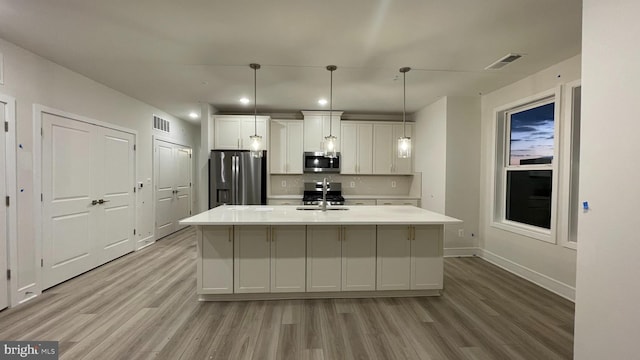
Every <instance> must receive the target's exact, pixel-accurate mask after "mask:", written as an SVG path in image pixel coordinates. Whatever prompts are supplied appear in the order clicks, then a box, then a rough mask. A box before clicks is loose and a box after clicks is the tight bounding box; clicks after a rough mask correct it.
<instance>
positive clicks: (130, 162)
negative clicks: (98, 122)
mask: <svg viewBox="0 0 640 360" xmlns="http://www.w3.org/2000/svg"><path fill="white" fill-rule="evenodd" d="M97 136H98V141H97V142H96V147H97V148H96V150H97V158H96V159H95V161H94V162H95V163H96V165H97V172H96V177H97V178H96V186H97V190H98V194H99V198H98V205H97V207H96V208H97V209H98V216H99V218H100V221H99V224H98V226H99V231H98V234H97V239H98V254H99V262H100V263H101V264H102V263H105V262H107V261H111V260H113V259H115V258H117V257H120V256H122V255H124V254H126V253H129V252H131V251H133V250H134V248H135V236H134V234H133V228H134V226H135V224H134V219H135V193H134V192H133V189H134V184H135V178H134V176H135V174H134V152H133V144H134V141H135V139H134V137H133V134H129V133H125V132H122V131H118V130H113V129H107V128H98V132H97Z"/></svg>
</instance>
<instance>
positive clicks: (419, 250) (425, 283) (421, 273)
mask: <svg viewBox="0 0 640 360" xmlns="http://www.w3.org/2000/svg"><path fill="white" fill-rule="evenodd" d="M442 228H443V225H434V226H414V236H413V237H414V240H412V241H411V289H412V290H422V289H442V284H443V266H444V264H443V258H442V237H443V235H442V234H443V231H442Z"/></svg>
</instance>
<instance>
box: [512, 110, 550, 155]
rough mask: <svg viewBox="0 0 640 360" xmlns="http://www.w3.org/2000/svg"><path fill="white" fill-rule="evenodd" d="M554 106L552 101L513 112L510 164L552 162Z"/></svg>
mask: <svg viewBox="0 0 640 360" xmlns="http://www.w3.org/2000/svg"><path fill="white" fill-rule="evenodd" d="M554 108H555V103H550V104H545V105H542V106H538V107H535V108H532V109H528V110H524V111H520V112H517V113H513V114H511V118H510V121H511V123H510V125H511V134H510V154H509V164H510V165H525V164H550V163H551V160H553V146H554V144H553V137H554V129H553V128H554V126H553V121H554V118H553V117H554Z"/></svg>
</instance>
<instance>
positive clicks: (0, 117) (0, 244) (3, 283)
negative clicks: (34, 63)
mask: <svg viewBox="0 0 640 360" xmlns="http://www.w3.org/2000/svg"><path fill="white" fill-rule="evenodd" d="M5 109H6V105H5V103H3V102H0V124H4V122H5V121H6V119H5ZM5 137H6V133H5V132H4V131H2V135H0V169H2V176H0V194H1V195H2V196H6V194H7V182H6V174H7V168H6V166H7V161H6V156H7V154H6V152H5V149H6V148H5V144H6V138H5ZM8 220H9V219H8V218H7V208H6V207H5V206H4V205H1V206H0V224H3V226H2V230H0V271H2V272H4V271H5V270H6V269H8V266H7V240H8V237H9V236H8V233H7V232H8V231H9V221H8ZM7 306H9V284H8V281H7V278H6V277H5V276H4V274H2V273H0V310H2V309H4V308H6V307H7Z"/></svg>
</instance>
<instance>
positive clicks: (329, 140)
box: [324, 65, 338, 158]
mask: <svg viewBox="0 0 640 360" xmlns="http://www.w3.org/2000/svg"><path fill="white" fill-rule="evenodd" d="M337 68H338V67H337V66H335V65H329V66H327V70H329V71H330V72H331V86H330V88H329V136H325V137H324V156H325V157H328V158H335V157H337V154H336V147H337V146H338V138H336V137H335V136H333V134H332V133H331V128H332V125H333V124H332V122H333V114H332V113H333V72H334V71H336V69H337Z"/></svg>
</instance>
